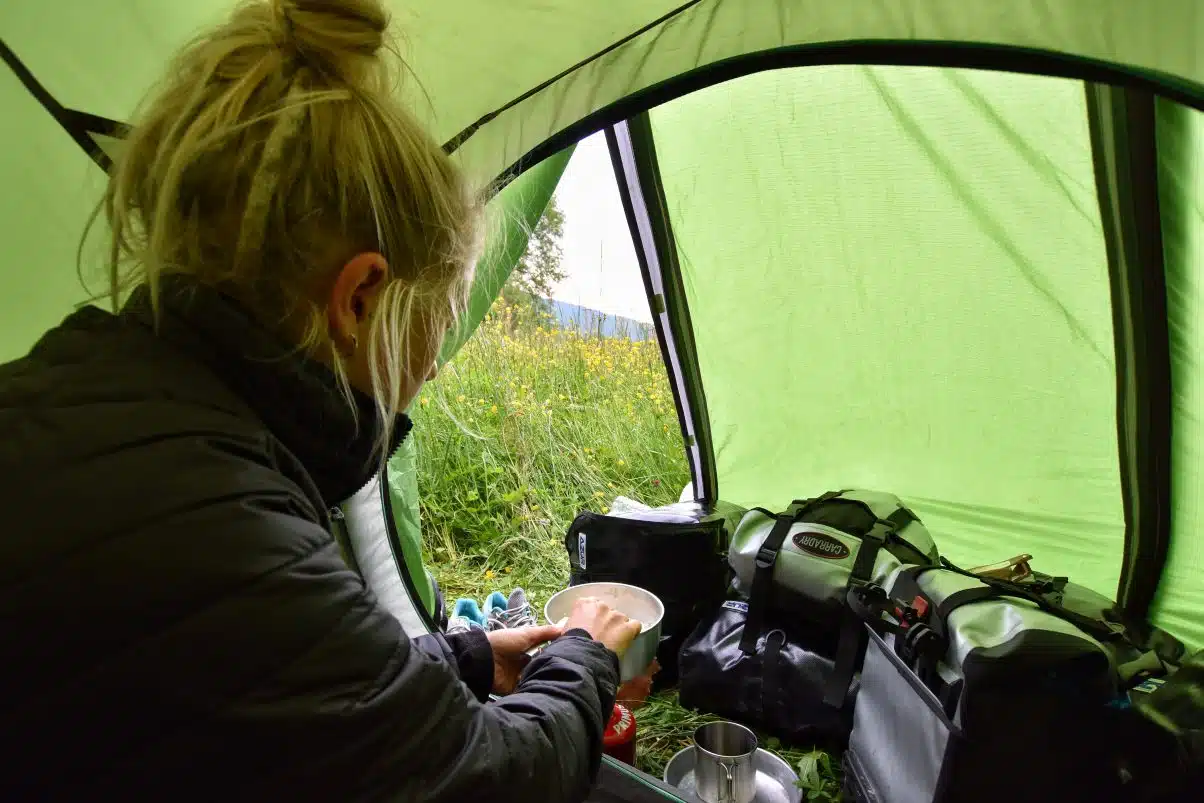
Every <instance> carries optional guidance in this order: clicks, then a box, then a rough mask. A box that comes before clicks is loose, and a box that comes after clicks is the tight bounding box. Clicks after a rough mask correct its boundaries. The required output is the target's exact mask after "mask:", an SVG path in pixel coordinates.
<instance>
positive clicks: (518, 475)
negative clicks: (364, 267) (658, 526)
mask: <svg viewBox="0 0 1204 803" xmlns="http://www.w3.org/2000/svg"><path fill="white" fill-rule="evenodd" d="M414 419H415V429H414V432H415V437H416V438H417V442H418V443H417V445H418V454H419V460H418V464H419V478H418V481H419V490H420V492H421V498H422V522H423V539H424V550H425V555H426V560H427V562H428V565H429V566H430V568H431V570H432V572H433V573H434V574H435V577H436V579H437V580H438V581H439V584H440V586H441V587H442V589H443V593H444V596H445V598H446V599H447V602H448V605H449V606H450V605H451V604H452V602H453V601H454V600H455V599H456V598H457V597H472V598H475V599H477V600H478V601H481V600H483V599H484V598H485V597H486V596H487V595H488V594H489V592H491V591H494V590H499V591H502V592H503V593H508V592H509V591H510V589H512V588H514V587H516V586H519V587H522V588H524V589H526V591H527V592H528V595H529V597H530V598H531V602H532V604H533V605H534V606H535V608H536V610H540V609H542V606H543V603H544V601H545V600H546V599H547V598H548V596H550V595H551V594H552V593H554V592H556V591H558V590H560V589H561V588H563V587H564V586H565V585H566V584H567V581H568V555H567V553H566V551H565V548H564V543H563V542H564V535H565V532H566V531H567V529H568V526H569V524H570V523H571V522H572V520H573V518H574V517H575V516H576V515H577V514H578V513H579V512H581V511H583V510H594V511H598V512H602V513H605V512H607V511H608V509H609V507H608V506H609V504H610V503H611V501H613V500H614V498H615V497H617V496H625V497H628V498H631V499H635V500H637V501H640V502H643V503H645V504H648V505H662V504H667V503H669V502H673V501H676V500H677V498H678V497H679V495H680V494H681V491H682V488H683V487H684V486H685V485H686V483H687V482H688V481H689V474H688V471H687V467H686V462H685V453H684V450H683V445H682V439H681V434H680V430H679V427H678V422H677V414H676V412H675V410H674V407H673V398H672V395H671V392H670V390H669V384H668V379H667V376H666V374H665V369H664V367H663V365H662V363H661V356H660V351H659V348H658V346H657V344H656V341H655V340H642V341H633V340H630V339H628V338H625V337H601V336H599V335H597V334H590V333H583V332H580V331H574V330H570V329H560V328H556V327H553V326H552V325H551V324H550V323H549V321H548V319H547V317H546V316H542V315H539V314H538V313H537V312H534V311H533V310H531V309H530V308H529V307H525V306H518V305H508V304H506V303H505V302H502V301H499V302H498V303H497V304H495V305H494V307H493V309H492V310H491V312H490V314H489V315H488V316H487V317H486V319H485V320H484V322H483V323H482V324H481V326H480V327H479V328H478V329H477V331H476V333H475V334H474V335H473V337H472V338H471V339H470V340H469V341H468V343H467V344H466V345H465V346H464V348H463V349H461V350H460V352H459V353H458V354H457V355H456V356H455V358H454V359H453V360H452V361H451V362H450V363H449V364H448V365H446V366H445V367H444V368H443V371H442V373H441V374H440V376H439V378H438V380H437V381H435V382H433V383H431V384H430V385H428V386H427V388H426V389H425V390H424V392H423V395H422V396H421V397H420V399H419V401H418V405H417V406H416V408H415V411H414ZM636 718H637V722H638V727H639V755H638V757H637V763H638V765H639V766H640V768H641V769H643V770H644V771H646V772H649V773H651V774H653V775H655V776H656V777H660V775H661V772H662V771H663V769H664V764H665V762H666V761H667V760H668V759H669V758H670V757H671V756H672V755H673V754H674V753H675V752H676V751H677V750H679V749H681V748H683V747H686V746H688V745H689V744H690V737H691V735H692V734H693V731H694V729H695V728H696V727H697V726H698V725H699V724H701V723H703V722H705V721H709V720H710V719H712V717H708V716H707V715H703V714H699V713H697V712H692V711H687V710H684V709H682V708H681V707H680V706H679V705H677V701H676V696H675V695H674V694H673V693H671V692H669V693H664V694H661V695H656V696H654V697H652V698H650V700H649V702H648V704H647V705H646V706H644V707H643V708H641V709H640V710H639V711H637V712H636ZM763 745H765V746H768V747H770V748H771V749H774V750H775V751H776V752H778V753H779V754H780V755H782V756H783V757H785V758H786V759H787V760H788V761H790V762H791V763H792V764H794V765H795V766H799V767H800V769H801V770H802V772H803V774H804V776H806V777H805V778H804V780H805V782H806V789H807V796H808V799H810V800H836V799H838V796H837V791H836V789H837V787H836V775H835V772H834V769H835V768H834V767H833V766H832V762H831V760H830V759H829V757H828V756H827V755H826V754H823V753H819V752H807V751H799V750H790V749H785V748H783V747H782V746H781V745H780V744H778V743H777V742H776V741H773V740H767V739H763Z"/></svg>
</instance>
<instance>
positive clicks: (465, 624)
mask: <svg viewBox="0 0 1204 803" xmlns="http://www.w3.org/2000/svg"><path fill="white" fill-rule="evenodd" d="M484 629H485V614H483V613H482V612H481V608H480V606H479V605H477V601H476V600H475V599H464V598H461V599H458V600H456V604H455V607H453V608H452V615H451V617H449V618H448V620H447V630H446V631H445V632H447V633H463V632H465V631H468V630H484Z"/></svg>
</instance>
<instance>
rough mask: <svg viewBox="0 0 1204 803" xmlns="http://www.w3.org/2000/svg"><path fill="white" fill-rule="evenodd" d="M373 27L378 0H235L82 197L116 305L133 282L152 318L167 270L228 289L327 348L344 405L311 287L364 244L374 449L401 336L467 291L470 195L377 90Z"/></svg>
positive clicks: (391, 87)
mask: <svg viewBox="0 0 1204 803" xmlns="http://www.w3.org/2000/svg"><path fill="white" fill-rule="evenodd" d="M387 27H388V16H387V15H386V13H385V11H384V9H383V8H382V7H381V5H380V3H379V2H378V0H270V2H246V3H244V4H243V5H241V6H239V7H238V8H237V9H236V10H235V11H234V12H233V14H232V15H231V16H230V18H229V19H228V20H227V21H226V22H225V23H224V24H222V25H221V26H219V27H218V28H216V29H214V30H212V31H209V32H207V33H205V34H204V35H202V36H200V37H198V38H197V39H195V40H194V41H193V42H192V43H191V44H189V45H188V46H187V47H185V48H184V49H183V50H182V51H181V52H180V53H179V55H178V56H177V57H176V59H175V61H174V63H173V64H172V66H171V71H170V73H169V74H168V76H167V77H166V79H165V81H164V83H163V84H162V85H161V86H160V87H159V88H158V89H157V90H156V91H155V92H154V93H152V94H151V96H150V97H148V99H147V101H146V103H145V105H144V108H143V109H142V110H141V112H140V114H139V115H138V117H137V118H136V119H135V121H134V127H133V130H132V133H131V135H130V136H129V138H128V140H127V142H126V144H125V147H124V150H123V151H122V152H121V153H120V155H119V156H118V157H117V159H116V161H115V163H114V166H113V170H112V173H111V176H110V180H109V183H108V188H107V190H106V192H105V195H104V198H103V200H102V201H101V205H100V208H99V209H98V213H99V212H101V211H103V213H104V215H105V217H106V219H107V221H108V223H109V226H110V230H111V235H112V239H111V241H110V243H109V254H108V260H107V262H108V272H109V292H110V295H111V298H112V301H113V304H114V306H115V307H116V306H118V305H119V303H120V301H119V299H120V298H121V297H122V296H123V295H124V294H125V293H126V292H128V290H130V289H131V288H132V287H134V286H135V285H138V284H146V285H147V286H148V287H149V290H150V295H151V303H152V305H153V306H154V309H155V311H156V314H157V313H158V309H159V306H158V296H159V289H160V280H161V279H162V278H163V277H164V276H166V275H169V274H187V275H189V276H191V277H194V278H195V279H196V280H197V281H199V282H200V283H202V284H205V285H208V286H213V287H217V288H220V289H223V290H225V291H228V292H230V293H231V294H232V295H233V296H235V297H236V298H238V299H239V300H240V301H241V302H243V303H245V304H247V305H248V306H249V307H250V308H251V309H252V310H253V311H254V312H255V313H256V314H257V315H258V316H260V317H261V318H262V319H263V320H264V322H265V323H269V324H272V323H273V322H274V323H275V324H276V325H279V326H285V325H286V324H287V325H288V326H289V327H290V329H291V330H295V331H300V332H301V338H300V343H299V347H300V348H301V349H304V350H308V351H310V352H311V353H326V354H328V355H329V358H330V362H331V364H332V367H333V369H334V372H335V375H336V376H337V377H338V379H339V383H340V385H341V386H342V388H343V391H344V393H345V395H346V396H347V398H348V403H349V404H350V405H351V408H352V410H355V405H354V403H353V400H352V392H351V389H350V385H349V384H348V381H347V371H346V365H345V363H344V360H343V358H342V356H341V355H340V354H339V350H338V349H337V348H334V347H333V344H332V343H331V339H330V336H329V331H328V324H327V322H326V317H325V314H324V309H325V305H324V304H323V303H322V301H321V299H322V298H323V295H324V292H325V291H327V290H329V288H330V287H331V283H332V282H333V280H334V278H335V275H336V274H337V271H338V269H339V268H340V267H341V266H342V265H343V263H344V262H345V261H346V260H347V259H349V258H350V257H351V256H353V255H354V254H356V253H359V252H361V251H378V252H379V253H381V254H382V255H383V256H384V257H385V259H386V260H387V261H388V263H389V266H390V272H391V276H390V277H389V281H388V283H387V285H386V286H385V287H384V288H383V289H382V291H381V292H382V295H381V299H380V303H379V304H378V305H377V313H376V315H375V317H374V319H373V320H372V322H371V327H372V329H371V331H372V336H371V338H370V342H369V343H368V344H367V347H368V349H369V351H368V358H369V364H370V366H371V380H372V390H373V397H374V398H375V401H376V406H377V408H378V411H379V413H380V418H381V420H382V421H383V422H384V427H383V428H382V430H383V431H382V432H381V440H380V443H379V445H380V446H382V447H383V446H384V444H385V443H387V442H388V440H389V438H390V434H391V432H392V429H393V426H394V423H395V419H396V416H397V415H398V414H399V413H400V412H401V410H400V409H399V408H400V406H401V394H402V392H403V388H404V387H405V383H406V381H407V380H410V381H413V380H414V379H416V378H417V379H421V378H423V377H415V376H411V375H410V371H411V370H421V371H425V370H426V366H407V365H406V364H405V362H406V360H405V355H406V354H407V353H408V351H407V345H406V336H407V333H408V332H410V331H412V326H414V325H416V324H418V323H421V324H424V325H427V326H429V327H431V328H432V330H433V329H434V328H435V327H439V332H440V333H441V332H442V330H443V329H445V328H446V327H447V326H449V325H450V324H451V323H453V322H454V321H455V320H456V319H457V318H458V316H459V314H460V313H461V312H462V311H463V309H464V308H465V307H466V305H467V300H468V292H469V290H470V287H471V281H472V266H473V264H474V262H475V260H476V258H477V256H478V255H479V252H480V239H481V230H482V226H481V224H480V219H481V217H480V201H479V199H480V198H481V197H483V195H482V194H479V193H474V192H472V191H471V190H470V189H469V188H468V186H467V185H466V182H465V181H464V179H463V178H462V176H461V175H460V173H459V172H458V171H457V169H456V168H455V167H454V166H453V164H452V163H451V161H450V159H449V158H448V157H447V156H446V155H445V154H444V153H443V151H442V149H441V148H440V147H439V145H438V143H436V142H435V141H434V140H433V139H432V138H431V137H430V136H429V135H428V134H427V133H426V131H424V130H423V128H422V127H421V126H420V125H419V123H418V122H417V121H416V120H415V118H414V117H413V116H412V115H410V114H409V113H408V112H407V111H406V110H405V109H403V108H402V107H401V106H400V104H399V103H398V102H397V101H396V100H395V99H394V98H395V96H394V91H395V88H396V87H395V80H393V79H395V78H396V75H394V74H393V73H391V71H390V69H389V67H390V64H389V63H388V62H387V61H386V59H385V58H384V57H383V54H384V53H387V52H391V53H392V54H393V55H395V56H397V58H396V61H395V64H397V65H402V62H401V59H400V56H399V55H397V53H396V49H395V48H393V47H391V45H390V43H389V42H388V40H387V38H386V35H385V32H386V28H387ZM294 333H295V332H294ZM432 333H433V332H432ZM382 457H388V455H382Z"/></svg>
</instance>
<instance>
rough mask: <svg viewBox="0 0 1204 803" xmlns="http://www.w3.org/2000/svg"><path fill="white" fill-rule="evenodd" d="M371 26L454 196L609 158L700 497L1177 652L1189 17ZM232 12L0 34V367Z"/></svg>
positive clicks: (1186, 497) (520, 9) (158, 10)
mask: <svg viewBox="0 0 1204 803" xmlns="http://www.w3.org/2000/svg"><path fill="white" fill-rule="evenodd" d="M386 4H387V5H388V6H389V7H390V8H391V9H392V10H393V11H394V12H395V17H396V21H397V23H398V24H399V26H400V28H401V29H402V31H403V32H404V35H405V48H404V49H405V52H406V54H407V59H408V62H409V65H410V67H411V68H412V71H413V74H414V76H415V77H416V80H409V81H406V82H404V83H403V84H402V87H401V89H400V90H399V91H400V92H401V93H403V96H404V97H405V98H406V99H408V100H409V101H410V102H411V104H412V106H413V108H414V109H415V110H416V113H418V114H419V115H421V116H422V118H423V119H424V120H425V121H427V123H428V124H429V125H430V127H431V129H432V131H434V133H435V135H436V136H437V137H438V138H439V139H440V140H441V141H443V142H445V143H447V144H446V147H447V148H448V150H450V151H452V152H453V153H454V156H455V158H456V159H458V160H459V161H460V162H461V163H462V164H463V165H464V166H465V167H466V168H467V169H468V170H469V172H470V173H471V174H473V175H474V176H476V177H477V178H479V179H480V180H482V181H492V180H494V179H496V178H498V177H501V176H503V175H505V176H507V177H512V176H513V175H514V174H516V173H517V172H521V171H522V170H523V169H527V168H531V167H533V166H534V165H536V164H538V163H540V162H541V161H543V160H544V159H546V158H548V157H550V156H553V155H554V154H557V153H560V152H562V151H563V150H564V149H565V148H567V147H568V146H570V145H571V144H572V143H573V142H575V141H576V140H577V139H579V138H580V137H581V136H583V135H585V134H588V133H592V132H594V131H598V130H602V129H607V130H608V131H609V132H610V136H611V140H612V144H613V151H614V154H615V157H616V165H617V172H618V173H620V174H622V176H623V178H624V184H623V186H624V187H625V188H626V192H627V193H628V196H629V199H628V208H629V213H630V217H631V220H632V223H633V236H634V238H635V240H636V241H637V243H638V245H639V250H640V252H641V254H642V258H643V260H644V266H645V268H646V269H647V271H648V272H649V281H650V285H651V286H652V288H653V293H652V296H653V297H652V299H651V300H652V308H653V309H654V310H656V311H657V325H658V330H659V333H660V336H661V340H662V345H663V349H664V352H665V355H666V366H667V369H668V371H669V373H670V376H671V378H672V380H673V384H674V387H675V389H676V391H677V397H678V401H679V405H680V408H681V418H682V423H683V435H684V438H685V441H686V447H687V454H688V456H689V459H690V462H691V466H692V469H693V470H694V472H695V475H696V480H698V483H696V485H697V488H698V492H699V494H700V495H704V496H705V495H707V494H712V493H716V492H717V493H718V494H719V495H720V496H723V497H728V498H732V499H733V500H734V501H745V502H756V503H759V504H780V502H781V501H782V500H784V499H785V498H786V497H787V496H789V495H797V494H803V493H808V492H815V491H822V490H827V489H828V488H829V487H831V486H832V485H833V484H845V483H858V484H873V485H878V486H889V487H888V489H889V490H894V491H897V492H899V493H901V494H905V495H908V496H911V497H914V502H915V504H917V505H918V506H920V507H921V509H922V511H923V513H924V515H925V517H926V518H928V519H930V520H931V521H932V522H933V525H934V527H935V528H936V529H937V530H938V531H939V532H940V535H941V538H942V541H943V542H944V543H947V545H948V551H949V553H950V554H951V555H953V556H955V557H956V558H957V559H958V560H962V561H965V562H971V563H972V562H975V561H977V560H980V559H987V558H990V559H994V558H998V557H1006V556H1007V555H1008V554H1011V553H1014V552H1016V551H1019V550H1025V551H1031V552H1034V553H1039V554H1038V560H1039V561H1040V562H1041V563H1039V565H1044V566H1045V567H1046V568H1048V569H1051V570H1057V571H1065V572H1067V573H1068V574H1070V575H1072V576H1073V577H1074V578H1075V579H1078V580H1081V581H1085V582H1087V583H1088V584H1090V585H1091V586H1093V587H1095V588H1098V589H1100V590H1102V591H1108V592H1109V593H1112V594H1115V595H1117V596H1118V597H1120V599H1121V602H1122V604H1124V605H1125V606H1127V607H1128V608H1129V609H1130V610H1131V611H1133V612H1135V613H1137V614H1139V615H1140V614H1144V613H1145V612H1146V609H1147V606H1148V603H1149V601H1150V599H1151V598H1153V597H1154V592H1155V590H1156V592H1157V597H1156V600H1155V604H1154V606H1153V609H1152V610H1153V613H1154V615H1155V621H1157V622H1159V623H1162V624H1165V625H1166V626H1168V627H1170V628H1171V629H1172V630H1173V632H1175V633H1176V634H1177V635H1180V636H1181V637H1184V638H1186V639H1187V640H1188V641H1191V642H1193V643H1194V644H1196V645H1204V612H1202V611H1204V609H1202V608H1201V606H1200V604H1199V603H1200V602H1201V601H1204V535H1201V533H1204V526H1201V525H1204V521H1201V507H1200V503H1199V502H1198V498H1199V482H1198V479H1199V477H1198V473H1199V466H1200V459H1201V456H1202V455H1204V440H1202V439H1204V430H1201V428H1200V427H1199V426H1198V423H1197V418H1198V415H1199V414H1198V412H1197V411H1198V410H1199V398H1198V394H1197V392H1196V389H1197V388H1199V387H1200V386H1201V382H1202V381H1204V379H1202V378H1201V362H1200V342H1199V338H1198V337H1197V336H1196V332H1197V323H1196V321H1197V320H1198V318H1199V314H1198V309H1199V304H1200V293H1201V284H1200V282H1199V280H1198V278H1197V277H1198V276H1199V270H1200V267H1201V250H1200V242H1201V237H1202V234H1201V231H1202V226H1204V224H1202V223H1201V211H1200V210H1201V197H1202V196H1201V193H1202V192H1204V187H1202V186H1201V179H1200V172H1199V171H1200V167H1199V165H1200V163H1201V162H1200V160H1201V156H1200V154H1201V147H1202V145H1201V143H1202V135H1201V133H1200V132H1201V125H1200V123H1199V112H1197V111H1194V110H1191V109H1187V108H1186V107H1185V106H1183V105H1181V104H1187V105H1191V106H1195V107H1196V108H1204V60H1202V59H1200V58H1199V55H1198V52H1199V43H1200V42H1201V41H1204V13H1202V12H1201V11H1200V10H1199V7H1198V4H1197V3H1195V2H1192V0H1145V2H1142V3H1134V2H1132V0H1041V2H1036V0H1033V2H1018V3H1010V4H1007V5H1006V6H1004V5H1000V4H989V3H966V2H965V1H964V0H843V2H840V3H833V2H830V0H745V2H738V3H737V2H723V0H609V1H608V2H606V3H601V2H595V3H590V2H581V0H546V1H545V2H540V3H498V2H494V0H464V2H460V3H446V2H436V0H406V1H405V2H402V0H387V2H386ZM232 5H233V0H196V2H189V3H152V2H148V0H106V2H99V3H98V2H91V0H62V2H58V3H54V4H46V3H32V2H26V3H5V4H0V45H2V46H0V56H3V59H4V61H5V62H6V63H7V64H8V67H9V69H7V70H2V69H0V76H2V77H0V102H2V103H3V104H4V110H5V118H4V119H5V126H4V129H3V131H2V132H0V145H3V146H4V147H3V153H2V154H0V179H3V189H2V190H0V195H3V197H4V199H5V200H4V206H3V207H2V208H0V212H3V218H0V219H2V220H3V224H2V225H3V226H4V230H5V243H6V246H7V264H8V265H9V266H10V267H9V268H7V269H6V270H5V271H4V278H3V279H0V282H2V284H0V289H2V290H3V291H4V292H3V296H2V299H3V300H2V301H0V304H3V305H4V310H3V311H4V313H5V314H3V315H0V358H4V359H7V358H10V357H13V356H16V355H18V354H20V353H22V352H23V351H24V350H25V349H27V348H28V346H29V345H30V343H31V342H32V341H33V340H34V339H35V338H36V336H37V335H38V333H39V332H41V331H43V330H44V329H45V328H46V327H47V326H50V325H52V324H53V323H54V322H56V321H57V320H58V319H59V318H61V317H62V315H63V314H65V313H66V312H67V311H69V309H70V308H71V306H72V305H73V304H75V303H78V302H79V301H80V300H82V299H83V298H85V297H86V296H85V293H84V292H83V291H82V289H81V288H80V287H79V284H78V282H77V281H76V279H75V276H74V259H75V247H76V243H77V241H78V237H79V232H80V230H81V229H82V225H83V222H84V220H85V219H86V217H87V214H88V212H89V211H90V209H91V207H92V203H93V201H94V199H95V198H96V193H97V191H98V188H99V186H100V182H101V180H102V179H103V175H102V172H101V170H100V169H98V168H97V167H96V164H102V165H103V163H104V162H105V159H106V155H107V154H112V153H115V152H116V151H117V149H119V148H120V130H121V126H120V123H123V122H124V121H127V120H129V119H132V115H133V112H134V109H135V106H136V103H137V101H138V99H139V98H140V97H141V96H142V95H143V93H144V92H145V90H146V89H147V88H148V87H149V86H150V84H151V82H152V81H153V80H155V78H156V77H157V76H158V75H159V74H160V73H161V71H162V70H163V69H164V66H165V64H166V62H167V59H168V57H169V56H170V54H171V53H172V52H173V51H174V50H175V49H176V48H177V47H179V45H180V44H182V43H183V42H184V41H186V40H187V39H188V38H189V37H190V36H192V35H193V34H195V33H196V32H197V31H198V30H200V29H202V28H203V27H204V26H205V25H207V24H209V23H212V22H214V21H216V20H218V19H220V18H221V16H222V15H223V14H225V13H226V12H227V11H228V10H229V9H230V8H231V7H232ZM825 65H833V66H825ZM864 65H875V66H864ZM891 65H893V66H891ZM971 68H990V69H991V70H993V72H989V73H988V72H979V71H974V70H972V69H971ZM754 73H755V75H754ZM732 79H739V80H738V81H736V82H735V83H724V82H725V81H729V80H732ZM1108 85H1115V86H1108ZM737 88H739V90H737ZM1150 92H1156V93H1158V94H1160V95H1162V96H1163V99H1161V100H1159V101H1158V102H1157V104H1153V103H1152V101H1151V99H1150V97H1149V94H1148V93H1150ZM1155 108H1156V110H1157V113H1156V114H1155V113H1154V112H1153V111H1152V110H1153V109H1155ZM649 110H651V111H649ZM1151 131H1152V132H1153V134H1154V135H1151V134H1150V132H1151ZM653 151H654V152H655V156H656V159H649V158H648V157H649V154H651V153H653ZM89 157H92V160H93V161H90V160H89ZM650 178H651V179H654V180H653V181H651V183H649V182H648V181H647V180H648V179H650ZM1151 187H1152V188H1153V190H1154V193H1153V201H1154V202H1153V203H1150V201H1151V197H1150V191H1151ZM1143 193H1144V194H1143ZM1155 207H1157V210H1158V212H1159V213H1160V216H1161V219H1160V220H1157V221H1154V223H1153V224H1152V225H1151V222H1150V220H1148V219H1147V218H1146V217H1143V215H1146V214H1147V211H1143V210H1150V209H1153V208H1155ZM85 257H86V260H85V267H87V258H88V257H89V254H88V253H87V252H85ZM502 275H503V272H498V273H490V272H489V271H485V272H483V273H482V276H490V277H491V278H490V279H488V280H483V283H482V284H481V285H480V295H479V296H478V297H477V300H476V308H477V309H478V310H479V309H482V308H483V307H482V304H485V303H486V302H487V300H488V296H489V295H490V293H491V292H492V291H493V290H495V289H496V287H497V286H498V285H497V281H498V280H499V277H501V276H502ZM465 332H467V330H465ZM1168 339H1169V348H1168V347H1167V346H1166V342H1167V340H1168ZM451 349H454V346H452V347H449V352H448V353H447V354H445V355H444V356H445V357H446V356H449V355H450V353H451ZM1164 362H1165V363H1166V366H1165V372H1166V373H1169V376H1164V375H1163V374H1164V371H1163V366H1162V364H1163V363H1164ZM1163 402H1165V410H1164V408H1163V407H1162V406H1160V405H1162V404H1163ZM871 455H873V456H876V457H874V458H873V459H871ZM397 466H398V468H399V469H401V471H402V473H403V474H404V473H405V466H404V465H403V464H401V463H398V464H397ZM788 469H791V470H788ZM404 483H405V480H402V481H401V485H400V486H399V487H401V488H402V491H401V493H402V496H403V497H404V498H405V500H406V503H407V505H408V506H410V507H406V506H402V505H399V506H396V507H397V508H398V509H403V508H404V509H406V510H410V511H411V512H412V505H413V504H414V496H413V493H412V487H410V489H409V490H406V486H405V484H404ZM811 486H816V487H811ZM407 526H411V528H412V526H413V525H412V524H411V525H407ZM411 532H413V530H412V529H411ZM1164 561H1165V564H1166V569H1165V572H1163V563H1164ZM1160 573H1161V574H1162V577H1161V583H1159V574H1160Z"/></svg>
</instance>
